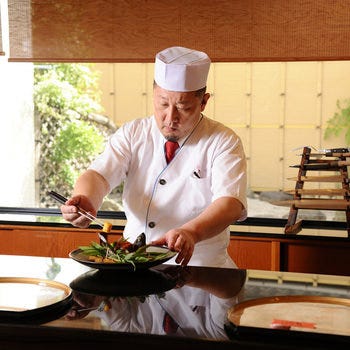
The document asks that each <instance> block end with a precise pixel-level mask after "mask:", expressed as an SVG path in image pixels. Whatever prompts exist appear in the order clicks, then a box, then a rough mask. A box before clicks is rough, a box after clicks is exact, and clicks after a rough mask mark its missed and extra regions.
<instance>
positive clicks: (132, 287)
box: [69, 265, 179, 297]
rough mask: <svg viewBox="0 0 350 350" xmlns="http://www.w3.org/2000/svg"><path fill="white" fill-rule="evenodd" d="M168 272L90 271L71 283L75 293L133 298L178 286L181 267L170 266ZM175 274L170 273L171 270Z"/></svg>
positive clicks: (154, 270)
mask: <svg viewBox="0 0 350 350" xmlns="http://www.w3.org/2000/svg"><path fill="white" fill-rule="evenodd" d="M167 268H168V270H169V272H168V270H167V271H166V272H164V273H163V272H162V271H157V270H156V268H155V269H146V270H139V271H135V272H134V273H129V272H126V271H119V272H117V274H116V273H115V271H112V270H90V271H88V272H86V273H84V274H82V275H80V276H79V277H77V278H75V279H74V280H73V281H72V282H71V283H70V285H69V286H70V288H72V290H73V291H74V292H79V293H85V294H92V295H100V296H108V297H132V296H147V295H152V294H160V293H164V292H166V291H168V290H170V289H172V288H174V287H175V286H176V283H177V280H178V275H179V266H177V265H168V267H167ZM171 269H172V270H173V273H170V270H171Z"/></svg>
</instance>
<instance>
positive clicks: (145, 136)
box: [61, 47, 247, 267]
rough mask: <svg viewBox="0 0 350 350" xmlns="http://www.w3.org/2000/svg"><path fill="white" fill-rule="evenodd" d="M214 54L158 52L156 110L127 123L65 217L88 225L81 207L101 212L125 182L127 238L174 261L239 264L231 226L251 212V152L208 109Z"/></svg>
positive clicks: (84, 178)
mask: <svg viewBox="0 0 350 350" xmlns="http://www.w3.org/2000/svg"><path fill="white" fill-rule="evenodd" d="M209 68H210V59H209V57H208V56H207V54H206V53H204V52H201V51H196V50H193V49H189V48H184V47H170V48H167V49H165V50H163V51H161V52H159V53H158V54H157V55H156V58H155V66H154V70H155V73H154V87H153V106H154V114H153V115H152V116H149V117H146V118H140V119H136V120H133V121H131V122H127V123H126V124H124V125H123V126H122V127H120V128H119V129H118V130H117V131H116V132H115V134H113V135H112V136H111V137H110V138H109V140H108V143H107V145H106V148H105V150H104V151H103V153H102V154H101V155H99V156H98V157H97V158H96V160H95V161H93V163H92V164H91V166H90V167H89V168H88V169H87V171H86V172H84V173H83V174H82V175H81V176H80V177H79V178H78V180H77V182H76V184H75V187H74V191H73V194H72V196H71V198H69V199H68V201H67V202H66V203H65V205H63V206H62V207H61V211H62V214H63V217H64V218H65V219H66V220H67V221H69V222H71V223H72V224H73V225H75V226H77V227H87V226H88V225H89V223H90V222H89V220H88V219H86V218H85V217H84V216H81V215H80V214H79V213H78V211H77V206H79V207H81V208H83V209H85V210H86V211H88V212H90V213H91V214H93V215H96V213H97V211H98V209H99V207H100V206H101V204H102V201H103V199H104V197H105V196H106V195H107V194H108V193H109V192H110V191H111V190H112V189H113V188H115V187H116V186H118V185H120V184H121V183H124V187H123V208H124V211H125V214H126V217H127V223H126V226H125V229H124V232H123V235H124V237H125V238H126V239H127V240H129V241H131V242H133V241H134V240H135V239H136V237H137V236H138V235H139V234H140V233H142V232H144V233H145V235H146V242H147V243H153V244H160V245H166V246H168V247H169V249H171V250H175V251H177V252H178V254H177V256H176V257H175V258H174V259H173V261H171V262H173V263H177V264H182V265H184V266H185V265H188V264H189V265H206V266H222V267H235V264H234V262H233V261H232V260H231V258H230V257H229V255H228V253H227V247H228V244H229V235H230V233H229V225H231V224H233V223H234V222H236V221H241V220H244V219H245V218H246V208H247V204H246V159H245V154H244V150H243V146H242V142H241V140H240V138H239V137H238V136H237V135H236V133H235V132H234V131H233V130H232V129H230V128H228V127H226V126H224V125H223V124H220V123H218V122H216V121H214V120H212V119H210V118H208V117H207V116H205V115H204V110H205V107H206V105H207V102H208V100H209V97H210V94H209V93H207V92H206V85H207V77H208V72H209Z"/></svg>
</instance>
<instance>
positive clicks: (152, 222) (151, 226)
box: [148, 221, 156, 228]
mask: <svg viewBox="0 0 350 350" xmlns="http://www.w3.org/2000/svg"><path fill="white" fill-rule="evenodd" d="M154 226H156V223H155V222H154V221H151V222H150V223H148V227H150V228H153V227H154Z"/></svg>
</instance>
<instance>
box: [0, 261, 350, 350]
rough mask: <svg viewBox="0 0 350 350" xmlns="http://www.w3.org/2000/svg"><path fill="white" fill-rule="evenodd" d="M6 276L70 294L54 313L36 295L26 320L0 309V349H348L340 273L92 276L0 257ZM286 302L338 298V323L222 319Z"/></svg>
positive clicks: (204, 271)
mask: <svg viewBox="0 0 350 350" xmlns="http://www.w3.org/2000/svg"><path fill="white" fill-rule="evenodd" d="M5 277H7V278H8V277H11V278H15V279H17V280H21V279H29V280H30V279H32V280H33V281H37V280H40V281H44V282H43V284H45V281H46V282H47V284H48V285H50V284H53V285H54V286H56V285H55V283H57V284H58V285H60V286H61V285H63V286H67V287H68V290H69V292H70V294H69V293H68V294H67V295H65V296H64V297H63V298H62V300H63V301H64V304H62V300H61V301H59V302H58V303H61V304H60V307H59V308H57V307H56V308H54V309H53V308H52V305H56V304H57V301H56V300H55V301H52V302H49V304H48V306H45V305H44V306H43V304H42V301H40V298H42V295H39V296H36V298H37V305H34V306H32V310H31V315H30V317H27V318H26V317H25V316H23V317H20V318H19V317H17V316H16V317H12V315H14V314H15V315H18V313H19V314H21V315H22V314H24V313H25V312H22V311H13V312H10V316H8V317H7V314H5V315H4V312H3V311H1V312H0V320H1V324H0V348H1V349H7V348H9V349H10V348H11V349H17V348H18V349H23V348H24V346H33V347H35V348H36V349H44V348H45V349H46V348H50V349H73V347H74V349H76V348H77V344H78V346H79V349H80V348H81V349H90V348H91V349H96V348H97V347H98V348H106V347H110V346H111V345H112V346H117V345H118V348H123V347H131V346H132V347H133V348H134V347H135V348H136V347H139V346H140V347H142V348H143V349H145V348H146V349H147V348H152V349H158V348H159V349H160V348H162V349H164V347H166V348H168V349H175V348H176V349H179V348H181V347H184V348H188V347H191V349H196V348H198V349H199V348H200V349H214V348H215V349H216V348H217V349H221V348H222V349H226V348H227V349H229V348H236V349H256V348H262V349H264V348H266V349H267V348H269V349H278V348H283V349H294V348H297V347H300V346H301V345H302V348H303V349H308V348H310V349H316V348H317V349H327V348H329V346H335V345H338V348H339V347H340V348H341V347H343V348H344V349H345V348H348V347H349V345H350V326H349V327H348V325H350V323H349V322H350V317H347V316H346V315H349V314H348V312H349V309H350V277H347V276H331V275H315V274H302V273H289V272H273V271H260V270H241V269H218V268H209V267H194V266H189V267H187V268H181V267H178V266H174V265H167V264H162V265H159V266H156V267H152V268H151V269H147V270H141V271H136V272H133V271H131V272H130V271H128V272H125V271H115V270H109V271H99V270H95V269H91V268H90V267H87V266H85V265H82V264H80V263H78V262H77V261H74V260H72V259H65V258H49V257H47V258H46V257H31V256H15V255H0V281H1V279H2V282H6V280H5V279H4V278H5ZM6 288H8V287H7V285H6V283H5V284H4V283H3V286H1V283H0V298H1V299H2V305H3V300H7V301H8V300H9V296H8V295H6V290H7V289H6ZM26 293H28V292H27V291H26V289H25V288H23V289H22V290H21V291H20V294H19V295H18V297H16V298H17V299H18V300H21V301H22V302H23V300H24V299H25V298H24V297H25V296H26V295H25V294H26ZM12 297H13V299H16V298H15V297H14V295H12ZM284 297H287V298H289V299H288V301H290V300H292V299H293V298H294V297H296V298H300V297H305V298H307V297H313V298H318V299H316V300H317V302H320V301H321V302H322V298H328V300H329V301H334V300H341V301H342V303H341V304H340V306H339V307H340V309H341V310H340V311H341V312H344V315H345V319H344V320H343V322H340V323H341V324H340V323H339V317H338V316H337V317H332V318H331V319H332V320H333V321H334V322H333V325H332V329H326V330H325V329H324V328H323V329H317V327H315V329H313V330H311V331H310V329H307V328H303V327H301V328H300V327H296V328H295V327H294V328H293V327H289V328H288V329H286V328H283V327H282V326H283V324H279V325H278V327H273V325H272V324H271V323H270V321H269V324H268V325H267V326H266V325H265V326H259V325H258V327H257V325H256V324H249V322H248V324H244V322H243V317H241V314H239V318H240V320H241V322H242V323H241V324H238V323H237V324H235V323H233V322H232V318H230V317H231V313H230V312H229V311H231V312H232V310H235V308H237V307H238V306H240V305H244V303H249V301H254V303H255V304H259V302H256V301H257V300H265V301H266V300H269V298H270V299H271V298H272V300H273V302H276V300H277V299H276V298H280V299H281V300H282V299H283V298H284ZM45 298H47V296H45ZM260 298H264V299H260ZM348 303H349V304H348ZM331 304H332V303H331ZM287 305H288V306H289V305H290V306H291V307H295V305H296V304H287ZM336 305H337V303H336ZM288 306H287V307H288ZM327 307H329V305H328V306H327ZM330 307H331V308H332V307H333V305H330ZM82 309H89V310H85V311H83V310H82ZM237 310H239V308H238V309H237ZM240 312H241V311H240ZM337 312H338V311H337ZM235 317H237V313H236V315H235ZM245 317H246V316H245ZM293 317H294V316H293ZM257 318H260V315H259V316H258V317H257ZM236 319H237V318H235V320H236ZM300 321H305V320H303V319H300ZM254 322H255V321H254ZM304 323H305V322H304ZM305 324H306V323H305ZM284 326H285V325H284ZM274 328H275V329H274ZM330 344H332V345H330Z"/></svg>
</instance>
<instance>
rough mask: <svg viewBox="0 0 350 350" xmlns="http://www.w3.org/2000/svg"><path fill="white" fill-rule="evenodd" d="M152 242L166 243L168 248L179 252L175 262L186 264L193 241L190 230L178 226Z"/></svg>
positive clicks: (191, 251) (190, 254) (157, 243)
mask: <svg viewBox="0 0 350 350" xmlns="http://www.w3.org/2000/svg"><path fill="white" fill-rule="evenodd" d="M152 244H154V245H166V246H167V247H168V248H169V249H170V250H174V251H176V252H179V253H178V255H177V257H176V259H175V262H176V263H177V264H181V265H182V266H186V265H187V264H188V262H189V261H190V259H191V257H192V254H193V250H194V244H195V241H194V238H193V235H192V233H191V232H190V231H188V230H184V229H180V228H178V229H173V230H170V231H168V232H167V233H166V234H165V235H164V236H163V237H161V238H159V239H157V240H156V241H153V242H152Z"/></svg>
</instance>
